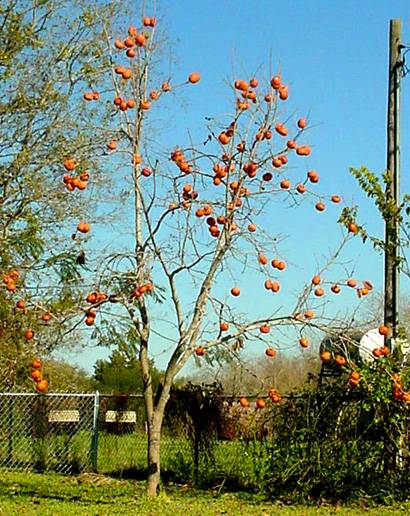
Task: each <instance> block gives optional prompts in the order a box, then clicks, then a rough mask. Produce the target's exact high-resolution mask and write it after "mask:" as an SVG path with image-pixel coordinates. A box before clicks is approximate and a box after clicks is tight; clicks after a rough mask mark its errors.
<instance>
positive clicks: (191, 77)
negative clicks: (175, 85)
mask: <svg viewBox="0 0 410 516" xmlns="http://www.w3.org/2000/svg"><path fill="white" fill-rule="evenodd" d="M200 80H201V76H200V75H199V73H198V72H193V73H191V74H190V75H189V77H188V81H189V82H190V83H191V84H196V83H197V82H199V81H200Z"/></svg>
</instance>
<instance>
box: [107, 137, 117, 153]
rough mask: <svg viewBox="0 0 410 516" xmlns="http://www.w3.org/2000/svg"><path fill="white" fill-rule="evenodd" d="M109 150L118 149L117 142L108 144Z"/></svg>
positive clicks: (112, 141) (113, 141)
mask: <svg viewBox="0 0 410 516" xmlns="http://www.w3.org/2000/svg"><path fill="white" fill-rule="evenodd" d="M107 148H108V149H109V150H112V151H113V150H115V149H116V148H117V142H116V141H115V140H111V141H109V142H108V143H107Z"/></svg>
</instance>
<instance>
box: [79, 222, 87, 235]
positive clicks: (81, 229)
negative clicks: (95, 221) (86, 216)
mask: <svg viewBox="0 0 410 516" xmlns="http://www.w3.org/2000/svg"><path fill="white" fill-rule="evenodd" d="M77 231H79V232H80V233H88V232H89V231H90V224H87V222H80V223H79V224H78V225H77Z"/></svg>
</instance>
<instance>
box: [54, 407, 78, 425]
mask: <svg viewBox="0 0 410 516" xmlns="http://www.w3.org/2000/svg"><path fill="white" fill-rule="evenodd" d="M48 421H49V423H78V422H79V421H80V411H79V410H50V412H49V413H48Z"/></svg>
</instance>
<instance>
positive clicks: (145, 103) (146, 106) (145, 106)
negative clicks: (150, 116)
mask: <svg viewBox="0 0 410 516" xmlns="http://www.w3.org/2000/svg"><path fill="white" fill-rule="evenodd" d="M150 107H151V102H149V101H148V100H144V99H143V100H141V101H140V108H141V109H142V110H143V111H148V109H150Z"/></svg>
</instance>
